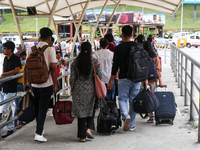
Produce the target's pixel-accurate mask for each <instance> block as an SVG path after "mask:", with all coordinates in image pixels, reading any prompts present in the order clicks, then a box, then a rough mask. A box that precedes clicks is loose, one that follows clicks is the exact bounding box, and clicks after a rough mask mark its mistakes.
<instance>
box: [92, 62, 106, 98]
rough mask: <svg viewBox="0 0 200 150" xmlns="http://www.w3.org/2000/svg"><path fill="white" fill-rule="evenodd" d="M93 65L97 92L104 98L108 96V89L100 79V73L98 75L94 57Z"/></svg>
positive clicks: (99, 96) (98, 95)
mask: <svg viewBox="0 0 200 150" xmlns="http://www.w3.org/2000/svg"><path fill="white" fill-rule="evenodd" d="M98 64H99V63H98ZM98 64H97V65H98ZM97 65H96V67H97ZM93 67H94V81H95V90H96V94H97V97H98V98H100V99H103V98H105V97H106V93H107V89H106V86H105V84H104V83H103V82H102V81H101V80H100V79H99V77H98V75H96V67H95V66H94V58H93Z"/></svg>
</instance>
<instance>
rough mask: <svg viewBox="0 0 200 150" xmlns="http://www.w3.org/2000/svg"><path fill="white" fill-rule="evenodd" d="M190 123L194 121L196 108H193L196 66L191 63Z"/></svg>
mask: <svg viewBox="0 0 200 150" xmlns="http://www.w3.org/2000/svg"><path fill="white" fill-rule="evenodd" d="M190 94H191V95H190V121H194V106H193V100H192V99H193V97H194V94H195V92H194V64H193V63H192V62H191V92H190Z"/></svg>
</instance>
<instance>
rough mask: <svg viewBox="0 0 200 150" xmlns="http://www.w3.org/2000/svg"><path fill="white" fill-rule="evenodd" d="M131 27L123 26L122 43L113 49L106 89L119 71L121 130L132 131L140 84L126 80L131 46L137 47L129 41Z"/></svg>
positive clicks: (110, 86)
mask: <svg viewBox="0 0 200 150" xmlns="http://www.w3.org/2000/svg"><path fill="white" fill-rule="evenodd" d="M131 36H132V27H131V26H128V25H127V26H124V27H123V28H122V39H123V42H122V43H121V44H119V45H118V46H117V47H115V51H114V57H113V62H114V63H113V67H112V74H111V77H110V80H109V83H108V84H107V87H108V89H112V87H113V80H114V78H115V75H116V73H117V71H118V68H119V69H120V71H119V81H118V96H119V97H118V100H119V107H120V111H121V114H122V120H124V121H125V123H124V127H123V130H124V131H128V130H134V129H135V115H136V113H135V112H134V110H133V99H134V98H135V97H136V96H137V95H138V93H139V92H140V87H141V83H140V82H138V83H134V82H133V81H131V80H129V79H127V73H128V58H129V52H130V50H131V46H137V43H135V42H132V41H131ZM128 99H129V110H128V105H127V100H128Z"/></svg>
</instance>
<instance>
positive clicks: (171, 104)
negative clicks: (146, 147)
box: [154, 85, 176, 125]
mask: <svg viewBox="0 0 200 150" xmlns="http://www.w3.org/2000/svg"><path fill="white" fill-rule="evenodd" d="M157 87H158V86H157ZM166 89H167V85H165V91H162V92H157V91H156V92H155V93H154V94H155V95H156V96H157V97H158V99H159V102H160V105H159V107H158V109H157V110H156V111H155V121H156V125H158V124H163V123H167V124H171V125H173V124H174V123H173V120H174V118H175V115H176V104H175V98H174V94H173V93H172V92H167V91H166Z"/></svg>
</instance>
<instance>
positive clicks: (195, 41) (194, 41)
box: [187, 34, 200, 48]
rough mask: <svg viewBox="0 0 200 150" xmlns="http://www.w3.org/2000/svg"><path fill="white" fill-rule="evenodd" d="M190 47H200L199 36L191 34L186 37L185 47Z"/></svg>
mask: <svg viewBox="0 0 200 150" xmlns="http://www.w3.org/2000/svg"><path fill="white" fill-rule="evenodd" d="M191 46H194V47H196V48H198V46H200V36H198V35H196V34H192V35H189V36H188V37H187V47H188V48H190V47H191Z"/></svg>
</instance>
